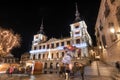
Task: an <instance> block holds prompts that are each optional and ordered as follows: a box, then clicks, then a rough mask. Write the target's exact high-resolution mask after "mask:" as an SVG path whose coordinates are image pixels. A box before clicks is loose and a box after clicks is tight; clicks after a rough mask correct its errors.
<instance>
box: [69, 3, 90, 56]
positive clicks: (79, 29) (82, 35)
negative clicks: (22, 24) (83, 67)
mask: <svg viewBox="0 0 120 80" xmlns="http://www.w3.org/2000/svg"><path fill="white" fill-rule="evenodd" d="M79 15H80V14H79V11H78V6H77V3H76V14H75V20H74V22H73V23H72V24H70V29H71V31H70V37H71V39H72V45H74V46H76V47H78V48H80V49H81V56H82V57H88V46H89V45H92V41H91V37H90V35H89V33H88V31H87V25H86V23H85V21H84V20H81V19H80V17H79ZM76 40H79V44H77V42H76Z"/></svg>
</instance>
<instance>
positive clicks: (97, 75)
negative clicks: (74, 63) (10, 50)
mask: <svg viewBox="0 0 120 80" xmlns="http://www.w3.org/2000/svg"><path fill="white" fill-rule="evenodd" d="M112 72H113V67H111V66H109V65H106V64H103V63H101V62H96V61H94V62H93V63H92V64H91V65H90V66H87V67H86V68H85V76H84V78H85V79H84V80H113V79H112V76H111V75H112V74H111V73H112ZM0 80H65V78H63V77H59V75H58V74H56V73H53V74H49V73H48V74H39V75H31V76H29V75H27V74H13V75H12V76H10V75H7V74H0ZM70 80H81V77H80V75H79V76H77V77H74V78H71V79H70ZM115 80H116V79H115ZM118 80H120V79H118Z"/></svg>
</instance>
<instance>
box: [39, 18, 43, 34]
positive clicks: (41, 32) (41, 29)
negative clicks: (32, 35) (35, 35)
mask: <svg viewBox="0 0 120 80" xmlns="http://www.w3.org/2000/svg"><path fill="white" fill-rule="evenodd" d="M43 29H44V28H43V19H42V23H41V26H40V31H39V33H40V34H44V31H43Z"/></svg>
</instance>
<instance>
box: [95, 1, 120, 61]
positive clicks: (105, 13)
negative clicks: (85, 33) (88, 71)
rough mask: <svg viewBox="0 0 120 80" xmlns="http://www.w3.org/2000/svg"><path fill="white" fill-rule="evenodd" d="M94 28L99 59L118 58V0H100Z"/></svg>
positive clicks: (114, 59)
mask: <svg viewBox="0 0 120 80" xmlns="http://www.w3.org/2000/svg"><path fill="white" fill-rule="evenodd" d="M95 30H96V39H97V45H98V54H99V55H100V56H101V60H104V61H106V62H108V63H114V62H116V61H117V60H120V49H119V48H120V0H101V4H100V8H99V13H98V18H97V21H96V26H95Z"/></svg>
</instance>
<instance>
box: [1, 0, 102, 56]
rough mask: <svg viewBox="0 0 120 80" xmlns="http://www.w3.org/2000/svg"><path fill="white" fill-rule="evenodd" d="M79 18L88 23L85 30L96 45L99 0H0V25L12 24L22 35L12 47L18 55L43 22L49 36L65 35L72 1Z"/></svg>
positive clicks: (67, 34)
mask: <svg viewBox="0 0 120 80" xmlns="http://www.w3.org/2000/svg"><path fill="white" fill-rule="evenodd" d="M76 2H77V4H78V10H79V13H80V17H81V19H82V20H85V22H86V24H87V26H88V33H89V34H90V36H91V37H92V39H93V41H94V45H95V35H94V33H95V31H94V26H95V22H96V17H97V14H98V9H99V5H100V0H71V1H70V0H68V1H67V0H66V2H65V0H64V1H55V2H47V1H46V2H40V1H39V2H35V1H31V2H9V1H6V2H3V3H0V26H2V27H4V28H11V29H13V31H14V32H15V33H17V34H20V35H21V38H22V41H21V43H22V44H21V47H20V48H15V49H13V50H12V53H13V54H14V55H15V56H16V57H19V56H20V55H21V54H22V53H24V52H29V50H30V49H31V43H32V40H33V35H35V34H36V33H37V32H38V31H39V29H40V25H41V20H42V19H43V22H44V32H45V34H46V35H47V36H48V38H51V37H55V38H60V37H61V36H62V37H68V36H69V35H70V33H69V32H70V26H69V25H70V24H72V22H73V21H74V19H75V3H76Z"/></svg>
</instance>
